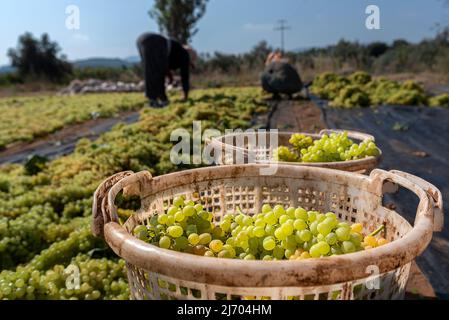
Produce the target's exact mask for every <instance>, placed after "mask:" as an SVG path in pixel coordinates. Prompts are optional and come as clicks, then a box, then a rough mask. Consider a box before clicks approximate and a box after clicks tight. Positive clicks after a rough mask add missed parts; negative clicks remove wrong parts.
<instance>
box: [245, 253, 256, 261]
mask: <svg viewBox="0 0 449 320" xmlns="http://www.w3.org/2000/svg"><path fill="white" fill-rule="evenodd" d="M243 259H244V260H256V257H255V256H254V255H252V254H251V253H249V254H247V255H246V256H245V258H243Z"/></svg>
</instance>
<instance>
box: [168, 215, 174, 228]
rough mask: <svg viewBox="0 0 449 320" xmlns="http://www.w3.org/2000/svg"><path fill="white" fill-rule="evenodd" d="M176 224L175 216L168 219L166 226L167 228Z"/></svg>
mask: <svg viewBox="0 0 449 320" xmlns="http://www.w3.org/2000/svg"><path fill="white" fill-rule="evenodd" d="M174 224H175V217H174V216H168V217H167V222H166V225H167V226H172V225H174Z"/></svg>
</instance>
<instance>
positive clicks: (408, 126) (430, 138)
mask: <svg viewBox="0 0 449 320" xmlns="http://www.w3.org/2000/svg"><path fill="white" fill-rule="evenodd" d="M313 101H314V102H315V103H316V105H318V106H319V107H320V109H321V110H322V112H323V118H324V121H325V123H326V125H327V126H328V127H329V128H335V129H347V130H359V131H363V132H366V133H370V134H372V135H373V136H374V137H375V138H376V144H377V145H378V146H379V148H381V150H382V152H383V158H382V162H381V165H380V168H381V169H385V170H390V169H396V170H401V171H405V172H408V173H411V174H414V175H416V176H419V177H421V178H423V179H425V180H427V181H429V182H431V183H432V184H434V185H435V186H436V187H437V188H439V189H440V191H441V192H442V194H443V203H444V204H445V205H446V212H447V211H448V210H447V208H449V109H442V108H428V107H415V106H381V107H376V108H360V109H335V108H330V107H328V105H327V102H326V101H323V100H318V99H313ZM384 198H385V199H384V204H387V203H394V204H395V205H396V211H398V212H399V213H401V214H402V215H403V216H404V217H406V219H407V220H408V221H409V222H410V223H412V224H413V221H414V218H415V214H416V207H417V205H418V199H417V197H416V196H415V195H414V194H413V193H411V192H409V191H408V190H405V189H400V190H399V192H398V193H397V194H395V195H388V196H385V197H384ZM448 227H449V218H447V216H446V219H445V223H444V229H443V231H442V232H441V233H434V236H433V240H432V243H431V244H430V246H429V247H428V248H427V250H426V251H425V252H424V253H423V254H422V255H421V256H420V257H418V259H417V263H418V265H419V266H420V267H421V269H422V270H423V272H424V273H425V275H426V276H427V277H428V279H429V280H430V282H431V284H432V286H433V287H434V289H435V291H436V293H437V295H438V296H439V297H440V298H442V299H449V228H448Z"/></svg>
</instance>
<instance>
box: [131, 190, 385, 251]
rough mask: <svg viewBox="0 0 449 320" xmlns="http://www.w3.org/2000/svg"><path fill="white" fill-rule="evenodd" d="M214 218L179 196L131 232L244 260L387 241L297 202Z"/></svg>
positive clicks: (181, 248) (178, 246)
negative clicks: (366, 235) (167, 206)
mask: <svg viewBox="0 0 449 320" xmlns="http://www.w3.org/2000/svg"><path fill="white" fill-rule="evenodd" d="M212 219H213V215H212V213H210V212H207V211H204V210H203V207H202V205H201V204H195V203H194V202H192V201H185V200H184V199H183V198H182V197H178V198H175V199H174V201H173V205H172V206H170V207H169V208H168V210H167V212H166V213H162V214H156V215H154V216H153V217H152V218H151V219H150V223H149V225H139V226H136V227H135V228H134V230H133V233H134V235H135V236H136V237H138V238H139V239H141V240H143V241H146V242H148V243H151V244H154V245H157V246H159V247H161V248H164V249H172V250H176V251H181V252H187V253H192V254H196V255H201V256H206V257H219V258H229V259H244V260H282V259H306V258H319V257H325V256H331V255H338V254H344V253H351V252H355V251H358V250H363V249H364V248H365V247H367V248H372V247H374V246H379V245H383V244H385V243H387V241H386V240H385V239H383V238H382V239H376V238H375V237H374V234H371V235H369V237H370V238H367V237H365V238H364V237H363V234H362V231H363V226H362V225H361V224H359V223H357V224H353V225H350V224H349V223H347V222H340V221H339V220H338V219H337V217H336V215H335V214H334V213H332V212H328V213H326V214H323V213H320V212H318V211H307V210H305V209H303V208H301V207H298V208H293V207H289V208H288V209H284V207H283V206H282V205H276V206H275V207H274V208H272V207H271V206H270V205H268V204H264V205H263V206H262V212H261V213H258V214H255V215H254V216H249V215H245V214H243V213H242V212H240V210H237V213H236V214H233V213H228V214H226V215H224V216H223V218H222V219H221V221H220V223H217V224H216V223H214V222H212V221H213V220H212ZM378 232H379V231H378ZM365 240H366V241H365Z"/></svg>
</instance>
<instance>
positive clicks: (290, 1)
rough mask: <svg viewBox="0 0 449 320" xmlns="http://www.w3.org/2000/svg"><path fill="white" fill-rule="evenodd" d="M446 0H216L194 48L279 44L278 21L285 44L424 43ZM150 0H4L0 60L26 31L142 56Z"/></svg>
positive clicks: (100, 51)
mask: <svg viewBox="0 0 449 320" xmlns="http://www.w3.org/2000/svg"><path fill="white" fill-rule="evenodd" d="M442 2H443V0H407V1H404V0H371V1H366V0H338V1H336V0H278V1H274V0H210V2H209V5H208V8H207V12H206V15H205V16H204V17H203V19H202V20H201V21H200V23H199V25H198V27H199V32H198V33H197V35H196V36H195V37H194V39H193V43H192V44H193V46H194V47H195V48H196V49H197V50H198V51H200V52H213V51H221V52H233V53H236V52H244V51H246V50H248V49H249V48H251V47H252V46H253V45H254V44H256V43H257V42H258V41H260V40H263V39H264V40H267V41H268V42H269V43H270V44H271V45H273V46H279V42H280V36H279V33H277V32H275V31H273V28H274V24H275V22H276V21H277V20H278V19H280V18H284V19H287V20H288V24H289V26H290V27H291V29H290V30H289V31H287V33H286V47H287V49H295V48H304V47H311V46H322V45H326V44H331V43H335V42H336V41H338V40H339V39H341V38H346V39H350V40H359V41H361V42H369V41H373V40H382V41H391V40H393V39H396V38H404V39H407V40H410V41H419V40H420V39H422V38H424V37H430V36H432V35H434V34H435V25H436V23H443V22H444V21H449V19H448V18H449V7H444V5H443V3H442ZM71 4H73V5H77V6H78V7H79V8H80V23H81V29H80V30H78V31H73V30H68V29H67V28H66V27H65V20H66V17H67V16H66V13H65V9H66V7H67V6H68V5H71ZM152 4H153V1H152V0H127V1H124V0H2V1H1V2H0V65H3V64H7V63H8V62H9V61H8V58H7V56H6V51H7V49H8V48H10V47H14V46H15V45H16V43H17V37H18V36H19V35H20V34H22V33H24V32H25V31H31V32H32V33H34V34H35V35H40V34H42V33H43V32H48V33H49V34H50V37H51V39H53V40H56V41H58V43H59V44H60V45H61V47H62V48H63V52H64V53H65V54H66V55H67V56H68V57H69V59H71V60H74V59H80V58H86V57H99V56H101V57H122V58H123V57H128V56H132V55H136V54H137V50H136V48H135V40H136V38H137V37H138V36H139V35H140V34H141V33H142V32H145V31H150V30H151V31H156V30H157V26H156V24H155V23H154V22H153V21H151V20H150V18H149V16H148V14H147V12H148V10H149V9H150V7H151V6H152ZM369 4H375V5H378V6H379V7H380V10H381V12H380V13H381V30H367V29H366V28H365V18H366V15H365V8H366V6H367V5H369Z"/></svg>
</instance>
